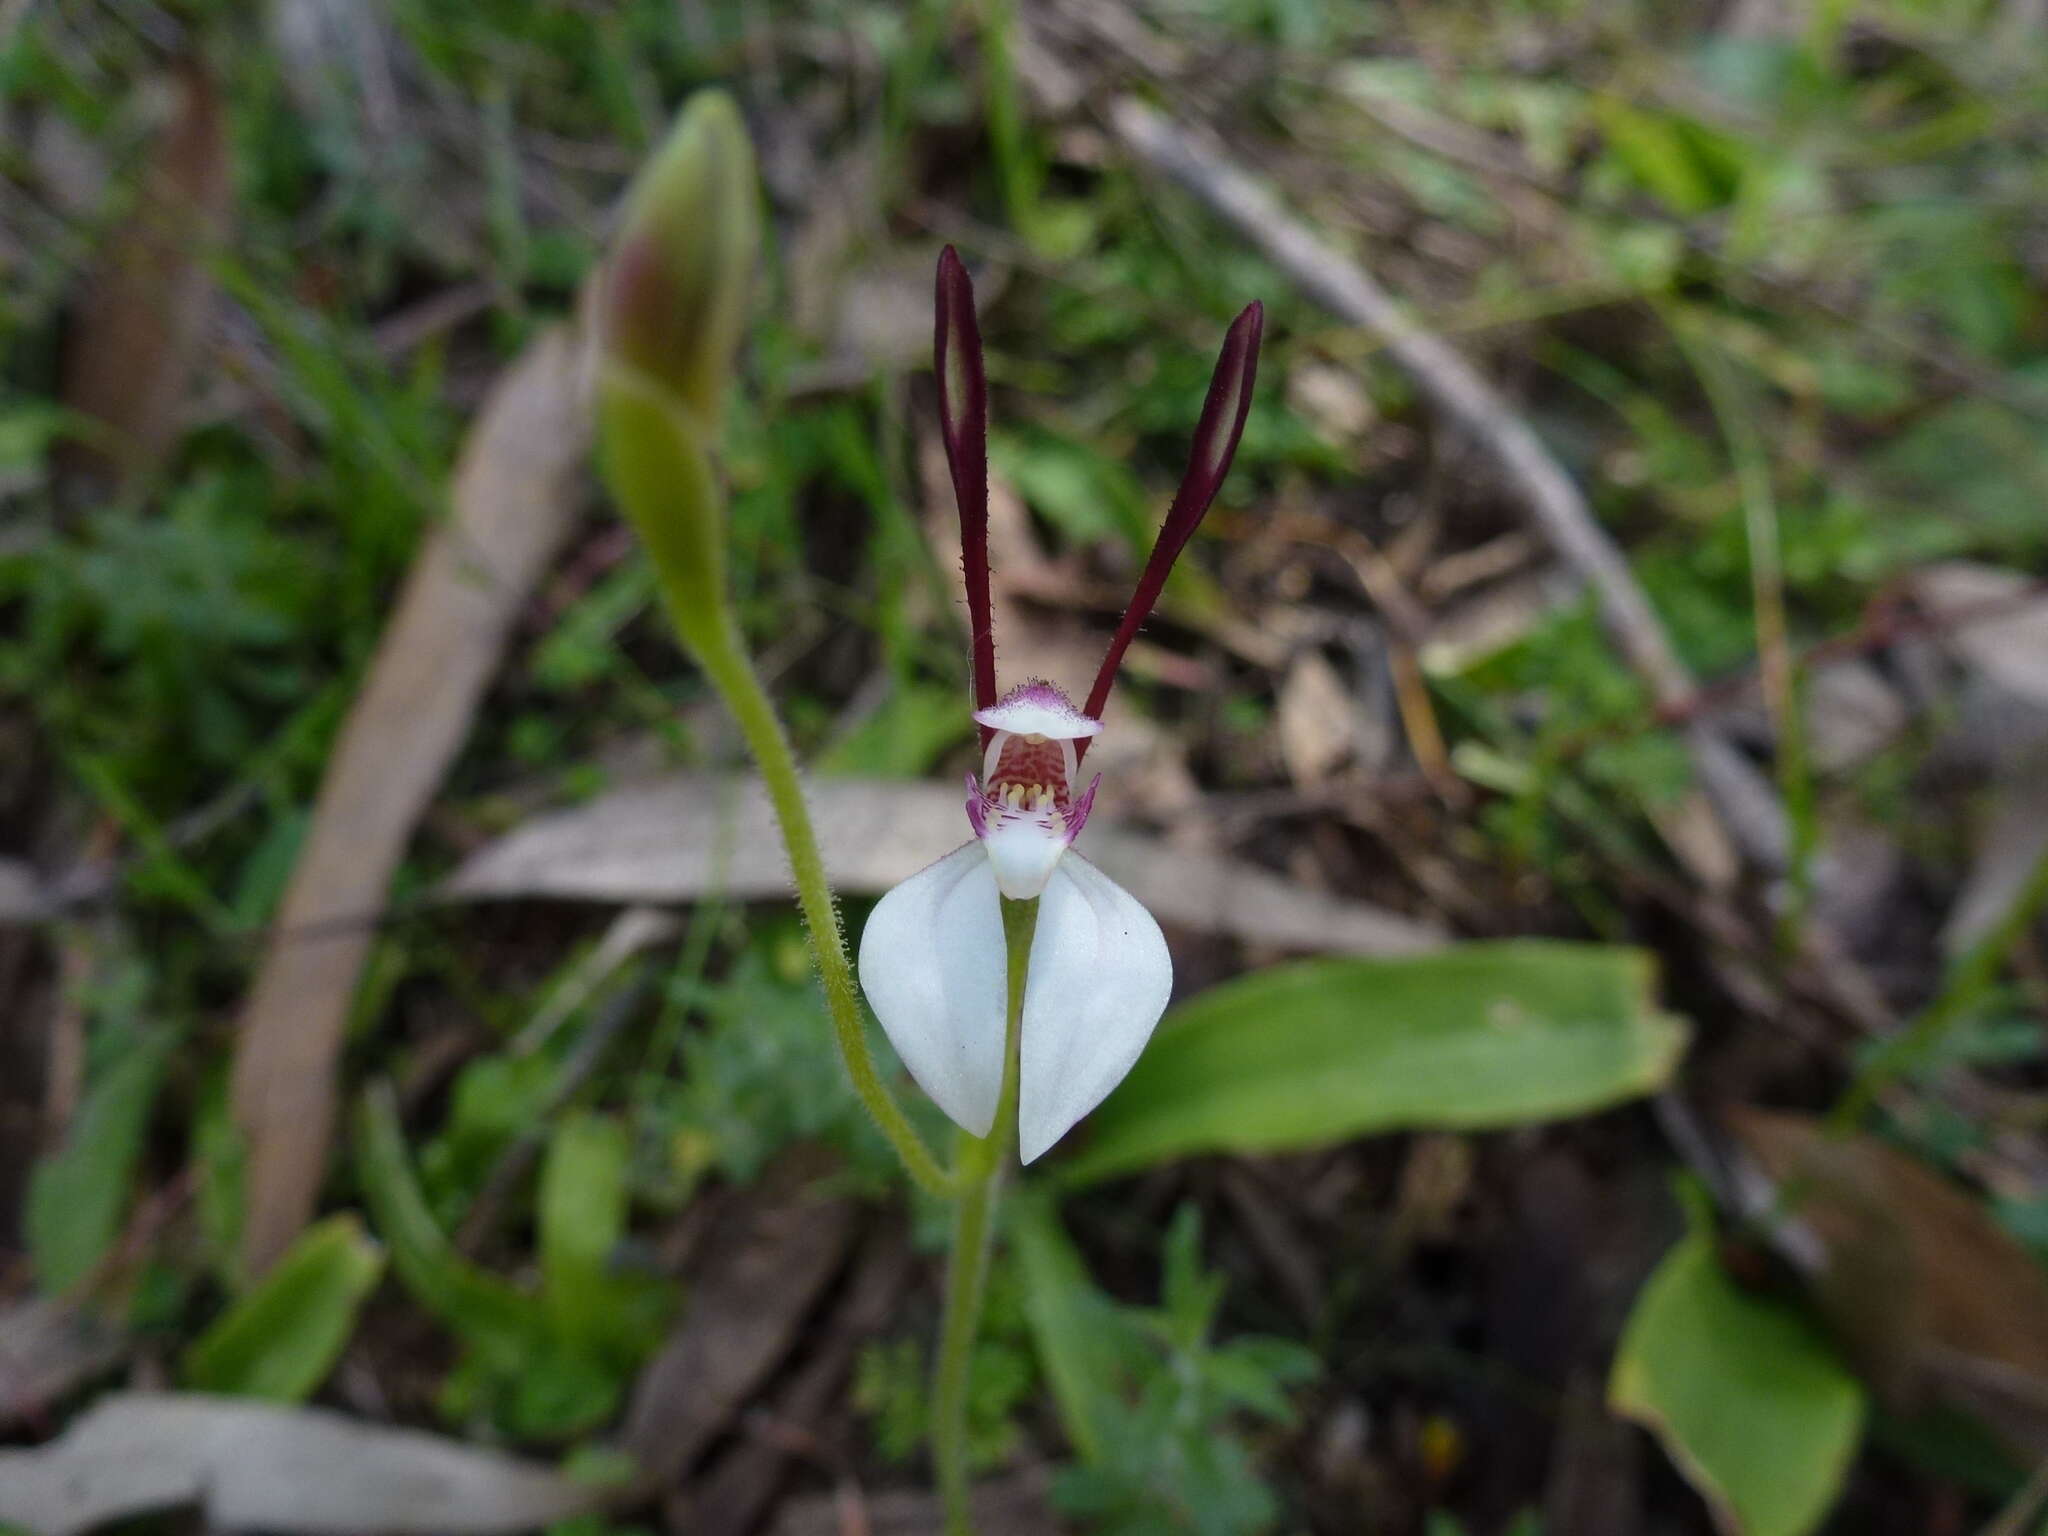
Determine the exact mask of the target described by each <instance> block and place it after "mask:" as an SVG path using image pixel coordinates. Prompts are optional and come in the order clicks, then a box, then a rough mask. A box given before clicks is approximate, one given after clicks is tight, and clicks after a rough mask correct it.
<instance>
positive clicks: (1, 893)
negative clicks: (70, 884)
mask: <svg viewBox="0 0 2048 1536" xmlns="http://www.w3.org/2000/svg"><path fill="white" fill-rule="evenodd" d="M50 908H51V901H50V896H49V893H48V892H47V891H45V890H44V889H43V882H42V881H41V880H40V879H38V878H37V876H36V872H35V870H34V869H33V868H32V867H31V866H30V865H28V864H27V863H25V862H23V861H22V860H20V859H0V923H33V922H36V921H38V920H40V919H41V918H44V917H47V916H48V915H49V913H50Z"/></svg>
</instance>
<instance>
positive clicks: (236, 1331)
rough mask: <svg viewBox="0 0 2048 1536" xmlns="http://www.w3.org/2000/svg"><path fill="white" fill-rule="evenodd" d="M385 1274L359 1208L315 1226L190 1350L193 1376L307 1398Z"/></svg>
mask: <svg viewBox="0 0 2048 1536" xmlns="http://www.w3.org/2000/svg"><path fill="white" fill-rule="evenodd" d="M383 1274H384V1250H383V1249H382V1248H380V1247H378V1246H377V1244H376V1243H375V1242H373V1241H372V1240H371V1239H370V1236H369V1234H368V1233H366V1232H364V1231H363V1224H362V1221H361V1220H360V1218H358V1217H357V1216H356V1215H355V1213H354V1212H344V1213H343V1214H341V1215H339V1216H330V1217H328V1218H327V1220H325V1221H323V1222H320V1223H319V1224H318V1225H317V1226H313V1227H309V1228H308V1229H307V1230H306V1231H305V1233H304V1234H303V1235H302V1236H301V1237H300V1238H299V1240H298V1241H297V1242H295V1243H293V1244H292V1246H291V1248H290V1249H289V1250H287V1252H286V1253H285V1255H284V1257H283V1258H281V1259H279V1260H278V1261H277V1263H276V1264H275V1265H274V1266H273V1267H272V1268H271V1270H270V1272H269V1273H268V1274H267V1275H265V1276H264V1277H263V1279H262V1280H261V1281H260V1282H259V1283H258V1284H257V1286H256V1288H255V1289H254V1290H253V1291H251V1292H249V1294H248V1295H246V1296H244V1297H242V1298H241V1300H239V1301H237V1302H236V1303H235V1304H234V1305H233V1306H232V1307H230V1308H229V1309H228V1310H227V1311H226V1312H225V1313H224V1314H223V1315H222V1316H221V1317H220V1318H219V1319H218V1320H217V1321H216V1322H215V1323H214V1324H213V1326H212V1327H211V1328H209V1329H207V1330H206V1332H205V1333H203V1334H202V1335H200V1337H199V1339H198V1340H197V1341H196V1342H195V1343H194V1344H193V1345H192V1347H191V1348H190V1349H189V1350H187V1351H186V1352H185V1384H186V1385H187V1386H188V1387H192V1388H194V1389H196V1390H198V1391H201V1392H228V1393H234V1394H236V1395H238V1396H242V1397H263V1398H269V1399H270V1400H272V1401H273V1402H280V1403H296V1402H303V1401H304V1400H305V1399H306V1398H307V1397H309V1396H311V1395H312V1392H313V1390H314V1388H316V1387H318V1386H319V1385H320V1383H321V1382H322V1381H324V1380H326V1379H327V1373H328V1372H329V1371H330V1370H332V1369H333V1368H334V1362H335V1361H336V1360H337V1359H339V1358H340V1357H341V1352H342V1349H343V1348H344V1347H345V1346H346V1345H347V1343H348V1340H349V1335H350V1334H352V1333H354V1332H355V1326H356V1313H357V1312H358V1310H359V1309H360V1308H361V1306H362V1304H363V1300H364V1298H365V1297H367V1296H368V1295H369V1294H370V1292H371V1291H372V1290H374V1289H376V1285H377V1281H378V1280H379V1279H380V1278H382V1276H383Z"/></svg>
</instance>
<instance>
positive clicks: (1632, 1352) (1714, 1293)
mask: <svg viewBox="0 0 2048 1536" xmlns="http://www.w3.org/2000/svg"><path fill="white" fill-rule="evenodd" d="M1607 1400H1608V1403H1609V1405H1610V1406H1611V1407H1612V1408H1613V1409H1614V1411H1615V1412H1617V1413H1620V1414H1624V1415H1626V1416H1627V1417H1629V1418H1632V1419H1634V1420H1636V1421H1637V1422H1638V1423H1640V1424H1643V1425H1645V1426H1646V1427H1647V1428H1649V1429H1650V1431H1651V1432H1652V1433H1654V1434H1655V1435H1656V1436H1657V1438H1658V1439H1659V1440H1661V1441H1662V1442H1663V1443H1664V1449H1665V1450H1666V1451H1667V1452H1668V1453H1669V1454H1670V1456H1671V1459H1672V1460H1673V1461H1674V1462H1675V1463H1676V1464H1677V1465H1678V1468H1679V1470H1680V1471H1681V1472H1683V1473H1684V1474H1685V1476H1686V1477H1687V1479H1688V1480H1689V1481H1690V1482H1691V1483H1692V1485H1693V1487H1695V1488H1696V1489H1698V1490H1699V1492H1700V1495H1701V1496H1702V1497H1703V1498H1705V1499H1706V1500H1707V1502H1708V1503H1709V1504H1711V1505H1712V1506H1713V1507H1714V1509H1715V1512H1716V1514H1717V1515H1718V1516H1719V1518H1720V1521H1721V1524H1722V1525H1723V1527H1724V1528H1725V1529H1727V1530H1729V1531H1732V1532H1739V1533H1741V1536H1800V1533H1802V1532H1806V1531H1811V1530H1812V1529H1814V1527H1815V1526H1817V1525H1819V1524H1820V1522H1821V1519H1822V1518H1823V1517H1824V1516H1825V1515H1826V1514H1827V1512H1828V1507H1829V1506H1830V1505H1831V1504H1833V1503H1834V1501H1835V1497H1836V1495H1837V1494H1838V1493H1839V1492H1840V1491H1841V1486H1842V1479H1843V1477H1844V1476H1845V1475H1846V1474H1847V1472H1848V1470H1849V1463H1850V1460H1851V1458H1852V1457H1853V1456H1854V1455H1855V1452H1856V1445H1857V1441H1858V1440H1859V1438H1860V1437H1861V1435H1862V1430H1863V1408H1864V1404H1863V1389H1862V1387H1861V1386H1860V1385H1859V1384H1858V1383H1857V1381H1856V1378H1855V1377H1854V1376H1853V1375H1851V1374H1850V1372H1849V1370H1848V1368H1847V1367H1846V1366H1844V1365H1843V1364H1842V1362H1841V1359H1840V1358H1839V1357H1838V1356H1837V1355H1836V1353H1835V1351H1834V1349H1833V1347H1832V1346H1831V1345H1830V1344H1829V1343H1828V1341H1827V1339H1826V1338H1825V1337H1824V1336H1823V1335H1822V1334H1821V1332H1820V1330H1819V1329H1818V1328H1816V1327H1815V1326H1814V1325H1813V1324H1812V1323H1811V1322H1809V1321H1808V1320H1807V1319H1806V1317H1805V1316H1803V1315H1802V1314H1801V1313H1800V1312H1798V1311H1797V1310H1795V1309H1794V1308H1793V1307H1791V1306H1790V1305H1788V1304H1786V1303H1785V1302H1782V1301H1779V1300H1777V1299H1775V1298H1772V1297H1769V1296H1762V1295H1756V1294H1753V1293H1751V1292H1748V1291H1745V1290H1743V1289H1741V1288H1740V1287H1739V1286H1737V1285H1736V1284H1735V1282H1734V1281H1733V1280H1731V1279H1730V1278H1729V1277H1728V1275H1727V1274H1726V1272H1725V1271H1723V1270H1722V1268H1721V1264H1720V1260H1719V1258H1718V1257H1717V1254H1716V1250H1715V1243H1714V1237H1713V1234H1712V1232H1711V1231H1708V1230H1704V1229H1698V1230H1695V1231H1694V1232H1693V1234H1692V1235H1691V1236H1689V1237H1687V1238H1686V1239H1685V1240H1684V1241H1683V1242H1681V1243H1680V1244H1679V1245H1678V1246H1677V1247H1676V1248H1674V1249H1673V1250H1672V1251H1671V1252H1670V1254H1668V1255H1667V1256H1666V1257H1665V1259H1664V1262H1663V1263H1662V1264H1660V1265H1658V1266H1657V1270H1656V1272H1655V1273H1654V1274H1652V1275H1651V1276H1650V1278H1649V1281H1648V1283H1646V1284H1645V1285H1644V1286H1643V1289H1642V1293H1641V1294H1640V1295H1638V1296H1637V1297H1636V1304H1635V1310H1634V1312H1633V1313H1632V1314H1631V1315H1630V1317H1629V1320H1628V1326H1627V1328H1626V1329H1624V1330H1623V1332H1622V1337H1621V1348H1620V1350H1619V1352H1618V1353H1617V1354H1616V1356H1615V1359H1614V1373H1613V1375H1612V1377H1611V1378H1610V1379H1609V1381H1608V1385H1607Z"/></svg>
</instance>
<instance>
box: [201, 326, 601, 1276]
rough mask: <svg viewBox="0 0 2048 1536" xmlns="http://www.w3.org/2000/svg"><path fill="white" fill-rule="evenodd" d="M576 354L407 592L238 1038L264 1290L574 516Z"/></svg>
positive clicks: (503, 440)
mask: <svg viewBox="0 0 2048 1536" xmlns="http://www.w3.org/2000/svg"><path fill="white" fill-rule="evenodd" d="M580 354H581V349H580V347H579V345H578V343H577V341H576V339H575V337H574V335H573V334H572V333H571V332H570V331H568V330H566V329H561V328H557V329H554V330H550V331H548V332H546V333H545V334H543V335H542V336H541V337H540V338H539V339H538V340H536V341H535V342H534V343H533V344H532V345H531V346H529V347H528V348H527V350H526V351H525V353H524V354H522V355H521V357H520V358H519V359H518V361H516V362H515V363H514V364H513V365H512V367H511V369H510V370H509V371H508V372H507V374H506V375H505V377H504V378H503V379H501V380H500V381H499V382H498V384H497V385H496V387H495V388H494V389H493V390H492V392H491V395H490V397H489V399H487V400H486V401H485V402H484V406H483V411H482V414H481V415H480V416H479V417H478V419H477V421H476V422H475V424H474V425H473V426H472V427H471V429H470V433H469V437H468V440H467V442H466V444H465V445H464V448H463V452H462V459H461V462H460V464H459V465H458V467H457V469H456V474H455V481H454V486H453V489H452V493H451V497H450V501H451V509H450V515H449V518H448V520H447V521H446V522H445V523H444V524H442V525H441V526H440V527H438V528H436V529H435V530H434V532H433V534H432V535H431V536H430V537H429V538H428V540H427V542H426V545H425V547H424V548H423V549H422V550H421V552H420V554H419V557H418V559H417V560H416V561H415V562H414V564H413V568H412V571H411V573H410V574H409V575H408V576H407V578H406V583H405V589H404V591H403V593H402V594H401V595H400V598H399V601H398V608H397V611H396V613H395V614H394V615H393V617H392V619H391V622H390V624H389V626H388V627H387V628H386V629H385V631H384V636H383V639H382V640H381V641H380V642H379V644H378V647H377V654H376V658H375V660H374V661H373V662H372V663H371V667H370V672H369V675H368V677H367V678H365V680H364V683H363V688H362V692H361V693H360V694H359V695H358V696H357V698H356V701H355V703H354V705H353V706H352V707H351V709H350V711H349V715H348V719H347V720H346V721H345V722H344V724H343V726H342V731H341V735H340V738H339V739H338V741H337V742H336V744H335V749H334V754H333V756H332V757H331V758H330V759H329V761H328V765H327V772H326V775H325V777H324V778H323V779H322V781H321V785H320V796H319V799H318V801H317V802H316V803H315V805H314V810H313V821H312V826H311V829H310V830H309V831H308V833H307V835H306V841H305V845H304V847H303V848H302V849H301V851H300V853H299V858H298V863H297V864H296V865H295V866H294V867H293V870H292V878H291V884H290V886H289V887H288V889H287V890H286V892H285V897H284V902H283V905H282V907H281V908H280V909H279V912H278V916H277V923H276V927H275V929H274V931H273V933H272V936H271V940H270V943H269V945H268V947H267V948H266V950H265V952H264V956H263V963H262V967H261V969H260V970H259V971H258V973H257V976H256V981H255V984H254V986H253V987H252V988H251V990H250V993H249V998H248V1001H247V1002H246V1003H245V1004H244V1006H243V1009H242V1015H241V1018H240V1020H239V1022H238V1024H237V1042H236V1053H235V1070H234V1111H235V1118H236V1121H237V1123H238V1124H239V1125H240V1127H241V1129H242V1132H243V1134H244V1135H245V1136H246V1137H247V1142H248V1145H247V1152H248V1162H247V1185H246V1198H247V1202H248V1204H247V1214H246V1218H245V1225H244V1229H243V1243H242V1258H243V1263H244V1265H245V1266H246V1268H247V1269H248V1271H249V1272H250V1273H252V1274H254V1273H257V1272H260V1271H261V1270H262V1269H264V1268H265V1267H266V1266H267V1265H268V1264H269V1263H270V1262H271V1260H273V1259H274V1258H276V1257H277V1255H278V1254H279V1253H281V1252H282V1251H283V1250H284V1248H285V1246H286V1245H287V1244H288V1243H290V1241H291V1240H292V1238H293V1237H294V1236H295V1235H296V1234H297V1233H298V1231H299V1229H300V1228H301V1227H303V1226H304V1225H305V1223H306V1220H307V1218H308V1217H309V1216H310V1215H311V1213H312V1210H313V1203H314V1198H315V1195H316V1194H317V1192H318V1190H319V1187H320V1180H321V1177H322V1175H323V1174H324V1172H325V1170H326V1166H327V1144H328V1138H329V1134H330V1132H331V1130H332V1127H333V1120H334V1102H335V1099H334V1094H335V1086H334V1066H335V1059H336V1056H337V1054H338V1052H339V1050H340V1047H341V1036H342V1026H343V1023H344V1021H345V1019H346V1017H347V1013H348V1007H349V1002H350V999H351V998H352V996H353V995H354V992H355V986H356V980H357V977H358V976H359V974H360V973H361V970H362V966H363V961H364V959H365V958H366V956H367V955H368V953H369V947H370V941H371V936H372V927H373V923H374V920H375V918H376V916H377V914H378V913H379V912H381V911H382V910H383V906H384V899H385V888H386V886H387V885H388V884H389V882H390V879H391V874H392V871H393V870H394V869H395V868H396V867H397V865H398V861H399V859H400V858H401V857H402V855H403V854H404V852H405V846H406V843H407V842H408V841H409V840H410V838H411V836H412V832H413V828H414V825H415V824H416V823H417V822H418V820H419V818H420V815H421V813H422V812H424V811H425V810H426V808H427V804H428V802H429V801H430V800H431V799H432V798H433V795H434V791H435V789H436V787H437V786H438V785H439V784H440V782H441V776H442V775H443V774H444V773H445V772H446V771H447V768H448V764H449V763H450V761H451V760H452V759H453V758H454V756H455V753H456V750H457V749H458V748H459V747H460V746H461V745H462V742H463V739H464V738H465V737H466V736H467V735H468V734H469V728H470V721H471V718H472V717H473V716H474V715H475V713H476V708H477V705H478V703H479V702H480V701H481V699H482V698H483V694H484V690H485V687H486V686H487V685H488V683H489V681H490V678H491V674H492V672H493V671H494V670H495V669H496V668H497V665H498V659H499V656H500V653H501V652H502V651H503V649H504V645H505V639H506V636H507V634H508V633H509V632H510V630H511V628H512V624H513V621H514V620H515V619H516V618H517V616H518V614H519V612H520V610H521V608H522V606H523V605H524V603H525V602H526V599H527V596H528V594H529V593H530V592H531V590H532V589H533V586H534V584H535V582H536V581H537V580H538V579H539V577H540V575H541V573H542V572H543V571H544V570H545V569H546V568H547V565H548V562H549V560H550V559H551V558H552V556H553V555H554V553H555V551H556V549H557V548H558V547H559V546H560V544H561V542H562V539H563V538H564V536H565V535H566V534H567V532H568V529H569V526H570V523H571V520H572V518H573V515H574V513H575V510H576V506H577V502H578V496H577V488H578V486H579V484H580V478H581V472H582V467H583V463H584V459H585V455H586V453H587V451H588V447H589V431H590V424H589V417H588V412H587V410H586V406H585V402H584V400H583V394H582V389H581V387H580V384H581V380H580V375H581V371H582V370H581V357H580Z"/></svg>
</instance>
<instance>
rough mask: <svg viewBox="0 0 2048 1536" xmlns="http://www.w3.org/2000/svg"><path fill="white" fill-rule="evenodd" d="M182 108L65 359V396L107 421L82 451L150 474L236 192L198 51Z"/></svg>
mask: <svg viewBox="0 0 2048 1536" xmlns="http://www.w3.org/2000/svg"><path fill="white" fill-rule="evenodd" d="M177 87H178V105H177V108H176V110H175V112H174V114H173V115H172V118H171V121H170V123H169V125H168V127H167V128H166V129H165V130H164V133H163V135H162V137H161V138H160V139H159V140H158V141H157V145H156V149H155V152H154V154H153V155H152V156H151V157H150V161H149V165H148V167H147V169H146V170H145V172H144V174H143V180H142V188H141V191H140V193H139V194H138V196H137V198H136V203H135V208H134V211H133V212H132V213H131V214H130V215H129V217H128V218H127V220H126V221H125V222H123V223H122V224H121V225H120V226H119V227H118V228H117V229H116V230H115V232H114V234H113V237H112V239H111V240H110V242H109V243H108V245H107V248H106V250H105V251H104V252H103V253H102V255H101V257H100V260H99V261H98V263H97V264H96V265H95V268H94V270H93V274H92V276H91V277H90V278H89V279H88V281H87V284H86V288H85V292H84V294H83V296H82V297H81V298H80V300H79V304H78V311H77V315H78V318H77V322H76V324H75V325H74V326H73V328H72V331H71V337H70V343H69V345H68V346H67V347H66V349H65V354H64V382H63V398H64V403H65V404H66V405H68V406H70V407H71V408H72V409H73V410H75V411H77V412H79V413H80V414H81V415H84V416H89V417H91V418H93V419H94V420H96V421H98V422H100V423H101V424H103V425H104V426H105V427H106V428H107V432H108V436H107V439H106V440H105V441H104V442H95V443H93V444H91V445H90V446H89V447H85V448H81V449H80V450H79V454H80V456H81V457H84V458H86V459H88V460H93V461H98V460H105V461H108V462H111V463H112V464H114V465H116V466H118V467H119V468H120V469H121V470H123V471H124V472H127V473H130V474H134V473H141V472H146V471H147V470H149V469H151V468H153V467H154V466H156V465H157V464H159V463H161V462H162V460H163V457H164V455H165V454H166V453H167V452H168V451H169V450H170V448H171V446H172V444H173V443H174V442H175V441H176V439H177V435H178V428H179V425H180V411H181V410H182V408H183V406H184V403H185V401H186V398H187V394H188V390H189V387H190V384H191V380H192V370H193V364H194V363H195V362H196V361H197V359H198V354H199V348H200V343H201V342H202V341H203V339H204V337H205V331H206V317H207V311H208V309H209V307H210V306H211V303H212V298H213V278H212V275H211V273H210V272H209V270H208V263H209V262H210V261H211V260H212V259H213V256H214V253H215V252H216V251H217V250H218V249H219V247H220V245H221V244H222V242H223V241H224V239H225V238H226V234H227V223H228V212H229V201H230V198H231V196H232V192H233V184H232V175H231V169H230V165H229V160H228V134H227V123H226V114H225V112H224V110H223V107H222V102H221V98H220V94H219V92H218V90H217V89H216V88H215V85H214V82H213V77H212V75H211V74H210V73H209V72H208V71H207V69H206V67H205V66H204V64H202V63H201V62H200V61H199V60H198V59H196V58H188V59H186V60H185V61H184V62H183V63H182V64H181V65H180V66H179V67H178V70H177Z"/></svg>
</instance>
